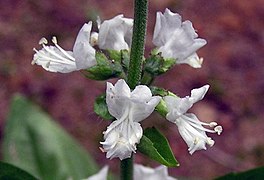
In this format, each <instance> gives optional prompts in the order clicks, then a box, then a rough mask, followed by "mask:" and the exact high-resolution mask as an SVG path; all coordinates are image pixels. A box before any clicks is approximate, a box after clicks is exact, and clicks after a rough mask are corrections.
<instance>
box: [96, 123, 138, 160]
mask: <svg viewBox="0 0 264 180" xmlns="http://www.w3.org/2000/svg"><path fill="white" fill-rule="evenodd" d="M142 135H143V130H142V128H141V126H140V124H139V123H137V122H133V121H131V120H130V119H128V118H127V119H125V120H122V121H120V120H116V121H114V122H112V123H111V124H110V126H108V127H107V130H106V131H105V132H104V139H105V141H104V142H101V144H102V145H103V149H104V151H105V152H106V158H110V159H113V158H115V157H118V158H119V159H120V160H123V159H126V158H130V157H131V154H132V152H135V151H136V144H137V143H139V141H140V139H141V137H142Z"/></svg>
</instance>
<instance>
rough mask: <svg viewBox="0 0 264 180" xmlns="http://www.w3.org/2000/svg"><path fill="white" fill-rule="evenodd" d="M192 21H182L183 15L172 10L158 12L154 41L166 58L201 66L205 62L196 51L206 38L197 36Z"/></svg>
mask: <svg viewBox="0 0 264 180" xmlns="http://www.w3.org/2000/svg"><path fill="white" fill-rule="evenodd" d="M197 37H198V34H197V33H196V32H195V30H194V28H193V26H192V23H191V22H190V21H184V22H182V19H181V16H180V15H179V14H177V13H173V12H171V11H170V10H169V9H166V10H165V13H164V14H162V13H161V12H157V17H156V25H155V29H154V35H153V43H154V44H155V45H156V46H157V47H158V52H161V55H162V56H163V57H164V58H175V59H176V63H177V64H182V63H187V64H189V65H190V66H192V67H194V68H200V67H201V64H202V62H203V59H202V58H199V57H198V55H197V54H196V51H197V50H198V49H200V48H201V47H203V46H204V45H205V44H206V40H204V39H201V38H197Z"/></svg>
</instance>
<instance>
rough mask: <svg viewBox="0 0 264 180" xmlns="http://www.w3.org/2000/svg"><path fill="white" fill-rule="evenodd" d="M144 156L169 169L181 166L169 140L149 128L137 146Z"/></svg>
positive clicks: (154, 129)
mask: <svg viewBox="0 0 264 180" xmlns="http://www.w3.org/2000/svg"><path fill="white" fill-rule="evenodd" d="M137 149H138V151H139V152H141V153H142V154H144V155H146V156H148V157H149V158H151V159H153V160H155V161H157V162H159V163H161V164H163V165H165V166H168V167H176V166H179V163H178V162H177V160H176V159H175V157H174V155H173V153H172V150H171V148H170V145H169V143H168V140H167V139H166V138H165V137H164V136H163V135H162V134H161V133H160V132H159V131H158V130H157V129H156V128H154V127H153V128H147V129H145V130H144V134H143V136H142V138H141V140H140V143H139V144H138V146H137Z"/></svg>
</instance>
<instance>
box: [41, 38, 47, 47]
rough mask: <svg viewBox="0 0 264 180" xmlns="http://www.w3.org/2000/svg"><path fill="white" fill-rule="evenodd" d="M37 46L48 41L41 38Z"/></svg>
mask: <svg viewBox="0 0 264 180" xmlns="http://www.w3.org/2000/svg"><path fill="white" fill-rule="evenodd" d="M39 44H40V45H42V44H48V40H47V39H46V38H44V37H43V38H41V39H40V40H39Z"/></svg>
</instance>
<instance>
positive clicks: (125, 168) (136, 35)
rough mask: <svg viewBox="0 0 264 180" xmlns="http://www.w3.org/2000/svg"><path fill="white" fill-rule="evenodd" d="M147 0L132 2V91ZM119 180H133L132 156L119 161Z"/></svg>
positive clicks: (138, 69)
mask: <svg viewBox="0 0 264 180" xmlns="http://www.w3.org/2000/svg"><path fill="white" fill-rule="evenodd" d="M147 14H148V0H135V1H134V25H133V36H132V45H131V53H130V62H129V69H128V77H127V83H128V85H129V87H130V88H131V89H134V88H135V87H136V86H137V85H138V84H139V81H140V79H141V72H142V64H143V56H144V50H145V36H146V27H147ZM120 169H121V180H132V179H133V154H132V156H131V158H127V159H124V160H122V161H121V164H120Z"/></svg>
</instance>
